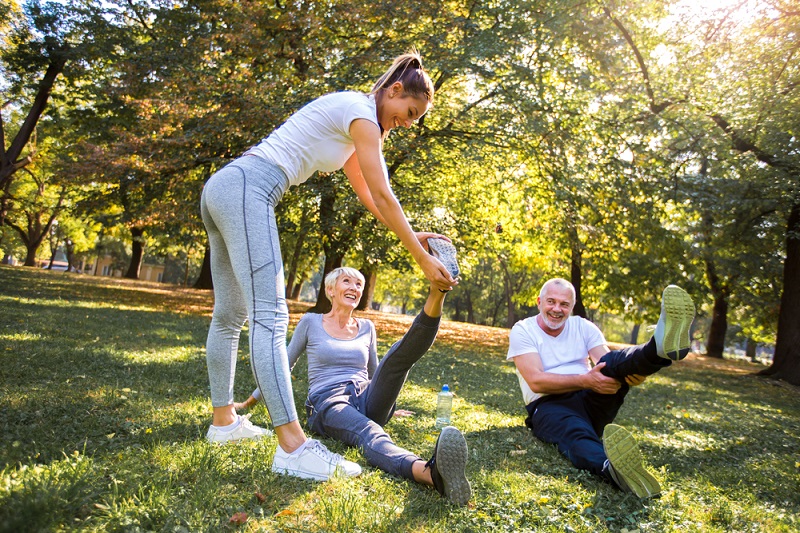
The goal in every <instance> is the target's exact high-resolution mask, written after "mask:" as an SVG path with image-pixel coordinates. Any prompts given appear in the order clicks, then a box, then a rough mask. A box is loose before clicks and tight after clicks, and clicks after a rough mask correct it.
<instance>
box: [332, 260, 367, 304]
mask: <svg viewBox="0 0 800 533" xmlns="http://www.w3.org/2000/svg"><path fill="white" fill-rule="evenodd" d="M339 276H350V277H353V278H356V279H358V280H361V283H362V284H363V283H364V275H363V274H362V273H361V272H359V271H358V270H356V269H355V268H352V267H339V268H334V269H333V270H331V271H330V272H328V275H327V276H325V295H326V296H328V297H330V296H331V291H332V290H333V288H334V287H336V282H337V281H338V280H339Z"/></svg>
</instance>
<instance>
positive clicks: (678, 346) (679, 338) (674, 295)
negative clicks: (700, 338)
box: [659, 285, 694, 361]
mask: <svg viewBox="0 0 800 533" xmlns="http://www.w3.org/2000/svg"><path fill="white" fill-rule="evenodd" d="M661 302H662V304H663V305H664V314H665V315H666V316H665V321H664V322H665V323H664V337H663V339H662V341H661V346H662V352H663V355H662V352H659V355H660V356H661V357H666V358H668V359H672V360H673V361H680V360H681V359H683V358H684V357H686V356H687V355H688V354H689V348H690V347H691V342H690V340H689V328H691V326H692V321H693V320H694V302H692V297H691V296H689V294H688V293H687V292H686V291H685V290H683V289H681V288H680V287H678V286H676V285H669V286H668V287H667V288H666V289H664V293H663V294H662V295H661Z"/></svg>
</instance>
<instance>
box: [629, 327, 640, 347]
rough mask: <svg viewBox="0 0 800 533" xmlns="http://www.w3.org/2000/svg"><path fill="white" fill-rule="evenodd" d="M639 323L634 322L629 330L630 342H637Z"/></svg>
mask: <svg viewBox="0 0 800 533" xmlns="http://www.w3.org/2000/svg"><path fill="white" fill-rule="evenodd" d="M640 327H641V324H634V325H633V329H632V330H631V344H639V328H640Z"/></svg>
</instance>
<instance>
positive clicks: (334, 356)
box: [288, 313, 378, 395]
mask: <svg viewBox="0 0 800 533" xmlns="http://www.w3.org/2000/svg"><path fill="white" fill-rule="evenodd" d="M356 321H358V334H356V336H355V338H353V339H347V340H343V339H337V338H335V337H332V336H330V335H329V334H328V332H327V331H325V328H324V327H322V315H321V314H317V313H306V314H305V315H303V317H302V318H301V319H300V322H298V323H297V327H296V328H295V330H294V334H293V335H292V340H291V342H289V348H288V352H289V366H290V367H291V368H294V365H295V363H297V360H298V359H299V358H300V354H302V353H303V351H305V352H306V355H307V356H308V393H309V395H310V394H312V393H315V392H317V391H320V390H325V389H327V388H328V387H330V386H331V385H336V384H339V383H346V382H348V381H354V382H361V381H367V380H369V379H370V378H372V375H373V374H374V373H375V369H376V368H378V355H377V341H376V339H375V324H373V323H372V321H371V320H367V319H365V318H356Z"/></svg>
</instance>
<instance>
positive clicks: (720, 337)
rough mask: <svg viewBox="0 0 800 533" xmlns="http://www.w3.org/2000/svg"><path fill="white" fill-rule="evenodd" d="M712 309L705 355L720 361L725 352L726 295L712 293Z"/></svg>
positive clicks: (726, 325)
mask: <svg viewBox="0 0 800 533" xmlns="http://www.w3.org/2000/svg"><path fill="white" fill-rule="evenodd" d="M712 294H713V295H714V309H713V311H712V312H711V327H709V329H708V342H707V343H706V355H707V356H709V357H716V358H719V359H722V353H723V351H724V350H725V333H726V332H727V331H728V295H727V294H725V292H714V291H713V290H712Z"/></svg>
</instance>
